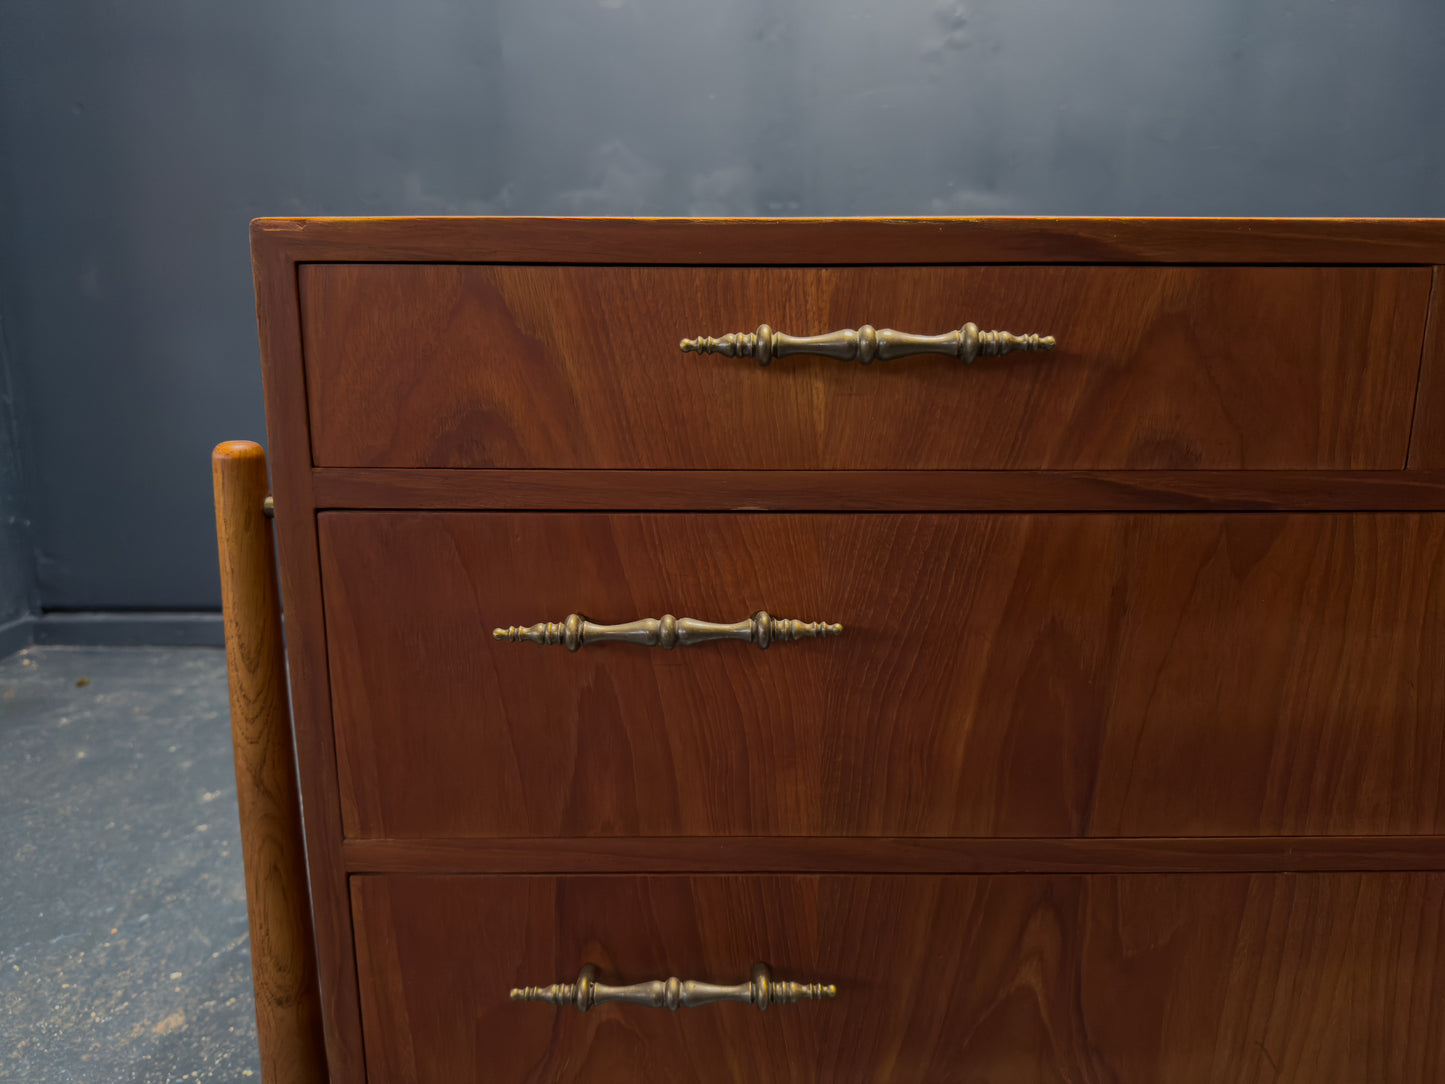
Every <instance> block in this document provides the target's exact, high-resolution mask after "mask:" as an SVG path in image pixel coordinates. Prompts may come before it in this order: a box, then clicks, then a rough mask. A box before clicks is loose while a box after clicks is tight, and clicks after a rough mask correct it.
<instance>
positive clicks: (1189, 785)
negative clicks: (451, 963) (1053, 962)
mask: <svg viewBox="0 0 1445 1084" xmlns="http://www.w3.org/2000/svg"><path fill="white" fill-rule="evenodd" d="M319 529H320V544H321V559H322V574H323V579H324V581H325V583H326V586H327V591H326V603H327V608H326V622H327V641H328V645H329V653H330V663H331V672H332V673H331V677H332V693H333V698H334V701H333V708H334V720H335V733H336V745H337V755H338V766H339V774H340V791H341V799H342V811H343V818H344V823H345V829H346V832H347V834H348V835H349V836H351V837H362V838H379V837H390V838H417V837H439V838H440V837H452V838H460V837H538V836H602V835H661V836H667V835H859V836H890V835H905V836H909V835H911V836H989V835H992V836H1055V837H1058V836H1181V835H1182V836H1200V835H1204V836H1209V835H1276V834H1282V835H1294V834H1301V835H1308V834H1338V835H1348V834H1395V833H1400V834H1414V833H1426V834H1430V833H1438V832H1441V831H1445V810H1442V803H1441V797H1440V796H1441V794H1442V791H1445V725H1442V722H1441V720H1442V718H1445V667H1442V666H1440V665H1439V660H1440V658H1441V657H1442V653H1445V576H1441V575H1440V574H1439V570H1440V568H1441V567H1442V559H1445V553H1442V549H1445V517H1442V516H1441V515H1433V514H1425V515H1422V514H1393V513H1391V514H1382V513H1358V514H1340V515H1336V514H1319V513H1311V514H1273V513H1263V514H1248V515H1238V514H1236V515H1224V514H1219V515H1216V514H1195V513H1190V514H1136V513H1126V514H1096V513H1081V514H1036V515H1035V514H903V515H834V514H759V513H752V514H749V513H740V514H650V513H643V514H604V513H526V514H519V513H441V512H415V513H412V512H326V513H322V514H321V515H320V517H319ZM760 610H765V611H767V612H768V613H770V614H772V615H774V616H775V617H778V618H797V619H801V620H803V621H829V622H840V623H842V625H843V627H844V629H843V633H842V634H841V635H840V636H837V637H827V638H819V639H805V640H801V641H798V642H784V643H774V644H773V645H772V646H771V647H770V648H769V649H768V650H766V651H760V650H758V648H757V647H756V646H754V645H753V644H750V643H739V642H727V641H723V642H708V643H702V644H698V645H696V646H683V647H679V648H677V649H676V650H671V651H667V650H662V649H661V648H658V647H646V646H639V645H637V644H631V643H601V644H596V643H593V644H588V645H586V646H583V647H582V648H581V649H580V650H578V651H576V652H575V653H573V652H569V651H567V650H566V649H565V647H564V646H563V645H561V644H557V645H552V646H536V645H534V644H531V643H506V642H498V641H496V640H495V639H494V638H493V635H492V630H493V628H494V627H496V626H509V625H531V624H532V623H534V622H543V621H550V622H563V621H564V620H565V619H566V618H567V617H568V615H569V614H573V613H575V614H580V615H585V616H586V617H587V618H590V619H591V620H592V621H594V622H609V623H620V622H628V621H632V620H634V619H638V618H660V617H662V616H663V615H664V614H673V615H676V616H677V617H678V618H684V617H685V618H694V619H701V620H706V621H712V622H737V621H739V620H740V619H744V618H748V617H749V615H752V614H753V613H754V612H756V611H760ZM742 634H743V635H746V633H742Z"/></svg>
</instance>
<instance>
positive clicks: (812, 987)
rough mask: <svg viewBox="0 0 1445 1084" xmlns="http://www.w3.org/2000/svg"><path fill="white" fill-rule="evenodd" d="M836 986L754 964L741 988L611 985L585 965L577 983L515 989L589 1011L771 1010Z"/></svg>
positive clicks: (661, 982)
mask: <svg viewBox="0 0 1445 1084" xmlns="http://www.w3.org/2000/svg"><path fill="white" fill-rule="evenodd" d="M837 996H838V988H837V987H836V986H824V985H823V984H822V983H817V982H783V981H781V980H779V979H774V978H773V976H772V972H770V971H769V970H768V965H767V964H753V977H752V979H751V981H749V982H740V983H738V984H737V985H736V986H717V985H715V984H713V983H710V982H694V981H692V980H691V979H687V980H683V979H678V978H671V979H655V980H653V981H652V982H639V983H634V984H633V985H632V986H608V985H607V984H606V983H601V982H598V981H597V969H596V968H595V967H593V966H592V965H591V964H584V965H583V967H582V971H581V973H580V974H578V976H577V981H576V982H556V983H553V984H552V985H551V986H523V987H520V988H518V989H514V990H513V991H512V1000H513V1001H545V1002H546V1003H547V1004H548V1005H573V1006H575V1007H576V1009H577V1011H578V1012H586V1011H587V1010H588V1009H590V1008H592V1006H594V1005H606V1004H607V1003H608V1002H609V1001H620V1002H624V1003H626V1004H628V1005H646V1006H648V1007H650V1008H654V1009H667V1010H669V1011H671V1012H677V1010H678V1009H695V1008H697V1007H698V1006H700V1005H716V1004H717V1003H718V1002H721V1001H741V1002H742V1003H743V1004H745V1005H756V1006H757V1009H758V1011H759V1012H767V1011H768V1006H769V1005H791V1004H792V1003H793V1002H795V1001H819V1000H821V999H823V998H825V997H837Z"/></svg>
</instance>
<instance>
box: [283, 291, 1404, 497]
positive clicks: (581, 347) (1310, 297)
mask: <svg viewBox="0 0 1445 1084" xmlns="http://www.w3.org/2000/svg"><path fill="white" fill-rule="evenodd" d="M299 270H300V288H301V307H302V325H303V334H304V348H305V365H306V391H307V401H308V404H309V411H310V421H311V446H312V453H313V458H314V461H315V463H316V464H317V465H319V466H336V467H559V468H588V467H599V468H668V467H672V468H683V467H685V468H696V469H752V468H761V469H766V468H795V469H829V468H870V469H895V468H944V469H946V468H988V469H995V468H1027V469H1050V468H1059V469H1070V468H1077V469H1096V468H1097V469H1109V468H1123V469H1142V468H1161V469H1168V468H1175V469H1191V468H1221V469H1230V468H1305V469H1308V468H1316V467H1318V468H1341V469H1345V468H1365V469H1399V468H1402V467H1403V466H1404V465H1405V457H1406V451H1407V445H1408V442H1409V430H1410V419H1411V412H1412V408H1413V403H1414V397H1415V382H1416V376H1417V372H1418V370H1419V366H1420V356H1421V346H1422V341H1423V334H1424V324H1425V309H1426V304H1427V300H1428V295H1429V289H1430V270H1429V269H1428V268H1381V267H1364V268H1340V267H1321V268H1303V267H1087V266H1084V267H1037V266H1022V267H1019V266H1015V267H853V268H786V267H783V268H689V267H559V266H508V265H477V264H443V265H428V264H411V265H407V264H395V265H384V264H303V265H302V266H301V267H300V269H299ZM969 321H971V322H973V323H975V324H977V325H978V326H979V327H980V328H982V329H984V330H993V329H997V330H1008V331H1012V332H1017V333H1030V332H1034V333H1039V334H1045V335H1054V336H1056V337H1057V339H1058V344H1059V345H1058V348H1057V349H1056V350H1054V351H1053V352H1052V353H1029V354H1011V355H1008V356H1006V357H1001V358H990V359H981V360H979V361H978V362H976V363H975V364H973V365H971V366H965V365H963V364H962V363H961V362H959V361H958V360H956V359H954V358H949V357H941V356H936V355H935V356H923V357H912V358H905V359H900V360H891V361H875V362H873V363H872V364H871V365H860V364H858V363H857V362H854V361H839V360H829V359H827V358H820V357H806V356H802V357H785V358H779V359H777V360H774V361H773V362H772V364H771V365H770V366H768V367H767V368H760V367H759V366H758V365H757V363H756V362H755V361H754V360H752V359H751V358H742V357H731V358H730V357H723V356H715V355H714V356H698V355H693V354H686V355H684V354H682V353H680V351H679V348H678V343H679V340H681V339H683V338H693V337H696V336H721V335H723V334H725V333H730V332H751V331H754V330H755V329H756V328H757V327H758V325H759V324H761V323H764V322H766V323H768V324H769V325H771V326H772V327H773V328H774V329H775V330H777V331H780V332H786V333H790V334H793V335H814V334H821V333H826V332H832V331H835V330H840V329H845V328H857V327H859V326H860V325H863V324H871V325H873V326H875V327H878V328H884V327H891V328H895V329H897V330H900V331H905V332H913V333H921V334H939V333H942V332H947V331H951V330H955V329H958V328H960V327H961V326H962V325H963V324H964V323H965V322H969Z"/></svg>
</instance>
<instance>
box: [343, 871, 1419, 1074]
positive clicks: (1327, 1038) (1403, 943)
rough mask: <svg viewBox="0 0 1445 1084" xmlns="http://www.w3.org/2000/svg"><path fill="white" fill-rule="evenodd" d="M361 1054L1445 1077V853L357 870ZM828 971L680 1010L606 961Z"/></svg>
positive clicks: (763, 1068)
mask: <svg viewBox="0 0 1445 1084" xmlns="http://www.w3.org/2000/svg"><path fill="white" fill-rule="evenodd" d="M352 885H353V896H354V899H355V903H356V916H357V945H358V957H359V966H360V970H361V974H362V990H363V1013H364V1016H365V1020H366V1044H367V1046H366V1053H367V1067H368V1072H369V1077H370V1079H372V1080H384V1081H387V1082H389V1084H453V1082H455V1081H460V1080H480V1079H486V1080H497V1081H507V1082H509V1084H510V1082H536V1084H564V1082H568V1081H583V1080H586V1081H597V1080H606V1081H612V1080H618V1081H621V1080H658V1081H662V1080H666V1081H674V1080H676V1081H684V1080H685V1081H691V1082H696V1084H707V1082H712V1081H719V1082H721V1081H729V1082H731V1081H737V1080H749V1081H758V1082H771V1081H778V1082H784V1081H786V1082H789V1084H795V1082H802V1084H806V1082H811V1081H818V1082H827V1084H844V1082H848V1081H858V1082H868V1084H874V1082H876V1081H888V1082H889V1084H908V1082H915V1081H917V1082H923V1081H928V1082H942V1081H959V1082H963V1081H968V1082H975V1081H1007V1082H1008V1084H1062V1082H1070V1084H1073V1082H1078V1084H1085V1082H1088V1084H1093V1082H1104V1081H1107V1082H1110V1084H1161V1082H1168V1084H1406V1082H1408V1084H1425V1082H1428V1081H1436V1080H1440V1079H1445V1029H1441V1028H1440V1026H1439V1022H1440V1020H1441V1018H1442V1015H1445V982H1442V981H1441V975H1445V937H1442V929H1441V927H1442V922H1445V876H1442V875H1432V874H1297V875H1288V874H1256V875H1197V876H1132V877H1116V876H1022V877H1008V876H999V877H987V878H984V877H963V876H957V877H888V876H857V877H826V876H825V877H810V876H776V877H769V876H758V877H680V876H658V877H572V878H549V877H435V878H424V877H380V876H363V877H355V878H353V879H352ZM754 960H763V961H765V962H767V963H768V964H769V965H770V966H771V967H772V969H773V971H774V973H775V975H777V976H780V977H785V978H794V979H799V980H810V981H822V982H830V983H835V984H837V986H838V989H839V993H838V997H837V998H836V999H835V1000H833V1001H827V1002H816V1003H815V1002H805V1003H802V1004H797V1005H788V1006H778V1007H774V1008H772V1009H770V1010H769V1011H768V1012H767V1013H765V1014H759V1013H758V1012H757V1011H756V1010H755V1009H753V1008H751V1007H749V1006H745V1005H715V1006H709V1007H706V1008H698V1009H685V1010H682V1011H680V1012H678V1013H676V1014H671V1013H668V1012H666V1011H665V1010H658V1009H649V1008H639V1007H636V1006H617V1005H612V1006H604V1007H601V1008H597V1009H594V1010H592V1011H591V1012H589V1013H587V1014H585V1015H583V1014H580V1013H578V1012H576V1011H575V1010H574V1009H571V1008H562V1009H558V1008H553V1007H551V1006H547V1005H541V1004H518V1003H512V1002H509V1001H508V1000H507V991H508V989H509V988H511V987H513V986H520V985H524V984H530V985H539V984H546V983H551V982H555V981H566V982H571V981H573V980H574V979H575V977H576V974H577V969H578V967H579V966H580V965H581V964H582V963H583V962H590V963H592V964H594V965H596V966H597V967H598V969H599V971H600V973H601V978H602V980H603V981H611V982H636V981H643V980H649V979H659V978H667V977H669V976H672V975H676V976H678V977H681V978H693V979H702V980H707V981H713V982H736V981H739V980H741V979H743V978H744V977H745V976H746V975H747V973H748V969H749V967H750V966H751V964H752V963H753V961H754Z"/></svg>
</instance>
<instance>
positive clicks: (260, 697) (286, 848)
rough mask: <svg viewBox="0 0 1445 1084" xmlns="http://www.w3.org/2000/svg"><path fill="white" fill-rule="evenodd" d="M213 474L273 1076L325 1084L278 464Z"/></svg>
mask: <svg viewBox="0 0 1445 1084" xmlns="http://www.w3.org/2000/svg"><path fill="white" fill-rule="evenodd" d="M211 473H212V479H213V482H214V485H215V500H216V540H217V544H218V549H219V551H220V567H221V601H222V605H223V607H224V613H225V626H226V677H227V681H228V684H229V686H230V693H231V737H232V742H233V747H234V750H235V757H236V798H237V802H238V804H239V806H240V815H241V854H242V860H243V863H244V866H245V875H246V913H247V919H248V920H249V921H248V925H249V930H250V935H251V941H250V952H251V976H252V980H253V983H254V986H255V992H256V1038H257V1040H258V1046H259V1050H260V1057H261V1074H262V1077H263V1079H264V1080H265V1081H267V1082H268V1084H324V1082H325V1081H326V1080H327V1075H326V1049H325V1042H324V1039H323V1037H322V1029H321V996H320V992H319V988H318V984H317V977H316V946H315V941H314V937H313V935H312V927H311V897H310V893H309V891H308V890H307V886H306V852H305V844H304V841H303V839H302V831H301V803H300V800H299V797H298V794H297V789H296V761H295V759H294V758H293V756H292V752H291V717H290V711H289V707H290V705H289V702H288V697H287V693H286V657H285V651H284V647H283V643H282V636H281V599H280V595H279V593H278V590H277V587H276V554H275V550H274V548H273V546H272V542H271V525H270V524H269V523H267V522H266V519H265V517H264V516H263V514H262V503H263V502H264V501H265V499H266V496H267V494H268V492H269V491H270V482H269V480H268V478H267V475H266V453H265V452H264V451H262V449H261V446H260V445H259V444H254V443H252V442H251V441H241V440H238V441H229V442H227V443H225V444H219V445H217V446H216V450H215V452H214V453H213V454H212V456H211Z"/></svg>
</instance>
